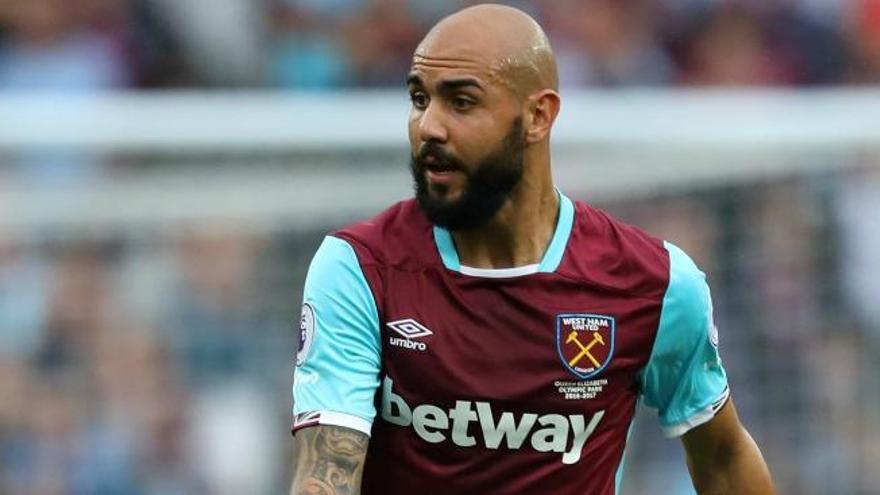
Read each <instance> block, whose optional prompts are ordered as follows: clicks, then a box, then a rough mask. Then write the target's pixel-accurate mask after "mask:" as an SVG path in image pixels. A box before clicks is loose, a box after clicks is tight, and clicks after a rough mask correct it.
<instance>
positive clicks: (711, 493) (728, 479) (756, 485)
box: [682, 399, 776, 495]
mask: <svg viewBox="0 0 880 495" xmlns="http://www.w3.org/2000/svg"><path fill="white" fill-rule="evenodd" d="M682 442H683V443H684V448H685V452H686V454H687V464H688V470H689V471H690V473H691V479H692V480H693V482H694V488H696V490H697V493H699V494H700V495H773V494H775V493H776V490H775V489H774V488H773V481H772V480H771V478H770V471H769V470H768V469H767V464H765V463H764V458H763V457H762V456H761V451H760V450H759V449H758V446H757V444H755V441H754V440H752V437H751V436H750V435H749V433H748V432H747V431H746V429H745V428H744V427H743V425H742V424H741V423H740V422H739V418H738V417H737V414H736V408H735V407H734V405H733V400H732V399H731V400H728V401H727V404H725V405H724V407H723V408H722V409H721V410H720V411H719V412H718V414H717V415H715V418H713V419H712V420H711V421H709V422H708V423H706V424H703V425H700V426H698V427H696V428H694V429H693V430H691V431H689V432H687V433H685V435H684V437H682Z"/></svg>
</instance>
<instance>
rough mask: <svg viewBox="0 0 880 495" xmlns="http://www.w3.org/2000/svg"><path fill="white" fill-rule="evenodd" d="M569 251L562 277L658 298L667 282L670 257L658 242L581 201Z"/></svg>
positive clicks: (663, 245) (577, 207)
mask: <svg viewBox="0 0 880 495" xmlns="http://www.w3.org/2000/svg"><path fill="white" fill-rule="evenodd" d="M568 251H569V255H568V256H566V259H565V261H564V263H563V266H562V267H561V268H562V269H563V270H564V272H566V273H565V274H567V275H569V276H574V277H581V278H584V279H586V280H588V281H589V282H592V283H595V284H599V285H602V286H605V287H607V288H609V289H613V290H617V291H621V292H625V293H631V294H637V295H639V296H641V297H649V298H652V299H661V298H662V297H663V294H664V292H665V290H666V286H667V284H668V282H669V268H670V255H669V251H668V250H667V249H666V246H665V243H664V242H663V241H662V240H661V239H658V238H657V237H654V236H652V235H650V234H648V233H646V232H644V231H643V230H641V229H639V228H638V227H635V226H633V225H629V224H627V223H625V222H623V221H621V220H619V219H617V218H615V217H613V216H612V215H610V214H608V213H606V212H604V211H602V210H600V209H598V208H594V207H592V206H589V205H587V204H584V203H581V202H576V203H575V221H574V225H573V226H572V233H571V240H570V246H569V250H568Z"/></svg>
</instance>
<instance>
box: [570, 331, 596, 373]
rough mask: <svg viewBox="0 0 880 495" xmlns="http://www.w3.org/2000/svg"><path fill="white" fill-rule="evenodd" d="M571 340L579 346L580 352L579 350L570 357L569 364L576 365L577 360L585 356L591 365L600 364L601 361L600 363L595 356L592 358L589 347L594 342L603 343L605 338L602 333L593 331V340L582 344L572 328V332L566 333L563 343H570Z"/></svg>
mask: <svg viewBox="0 0 880 495" xmlns="http://www.w3.org/2000/svg"><path fill="white" fill-rule="evenodd" d="M572 342H574V343H575V345H577V346H578V347H580V349H581V352H579V353H578V355H577V356H575V357H573V358H572V359H571V361H569V362H568V365H569V366H571V367H574V365H576V364H577V363H578V361H580V360H581V359H583V358H585V357H586V358H587V359H589V360H590V361H592V363H593V366H595V367H597V368H599V367H601V366H602V363H600V362H599V361H596V358H594V357H593V355H592V354H590V349H592V348H593V347H594V346H595V345H596V344H602V345H605V340H604V339H603V338H602V335H601V334H600V333H599V332H593V340H592V341H590V343H589V344H587V345H584V344H583V343H581V341H580V340H578V333H577V332H576V331H574V330H572V332H571V333H569V334H568V338H567V339H565V343H566V344H571V343H572Z"/></svg>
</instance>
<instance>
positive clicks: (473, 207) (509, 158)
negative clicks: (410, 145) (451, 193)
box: [410, 117, 525, 230]
mask: <svg viewBox="0 0 880 495" xmlns="http://www.w3.org/2000/svg"><path fill="white" fill-rule="evenodd" d="M524 154H525V139H524V137H523V132H522V119H521V118H519V117H517V119H516V120H514V122H513V124H512V125H511V127H510V131H509V132H508V133H507V135H506V136H505V137H504V139H503V140H502V142H501V146H500V147H499V149H498V150H496V151H494V152H492V153H491V154H490V155H489V156H487V157H486V158H484V159H483V160H482V161H481V162H480V163H479V165H478V166H477V167H468V166H466V165H465V164H464V163H462V162H461V161H460V160H459V159H458V158H456V157H454V156H451V155H449V154H447V153H446V151H445V150H444V149H443V148H442V147H441V146H440V145H439V144H436V143H434V142H428V143H425V145H424V146H423V147H422V149H421V151H420V152H419V154H418V156H416V155H413V156H411V157H410V171H411V172H412V175H413V182H414V185H415V192H416V200H417V201H418V203H419V206H420V207H421V209H422V211H423V212H424V213H425V216H427V217H428V219H429V220H430V221H431V222H432V223H433V224H435V225H438V226H440V227H443V228H444V229H447V230H471V229H474V228H478V227H481V226H483V225H486V224H487V223H488V222H489V220H491V219H492V218H493V217H495V215H496V214H497V213H498V210H500V209H501V207H502V206H503V205H504V203H505V202H506V201H507V199H508V198H509V197H510V194H511V192H513V189H514V188H515V187H516V186H517V184H519V182H520V180H521V179H522V175H523V160H524ZM428 155H432V156H434V157H435V159H436V160H438V161H440V162H441V163H442V164H444V165H447V166H451V167H453V168H455V169H457V170H459V171H460V172H462V173H464V174H465V175H466V176H467V182H466V184H465V188H464V191H463V192H462V193H461V196H460V197H459V198H458V199H457V200H455V201H450V200H447V199H443V198H438V197H435V196H432V195H431V191H430V188H429V186H428V179H427V178H426V176H425V173H426V171H427V166H426V165H425V164H424V158H425V157H426V156H428ZM435 188H437V189H439V190H441V191H442V190H443V188H445V186H443V185H440V186H437V185H435Z"/></svg>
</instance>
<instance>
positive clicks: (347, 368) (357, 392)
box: [293, 236, 381, 435]
mask: <svg viewBox="0 0 880 495" xmlns="http://www.w3.org/2000/svg"><path fill="white" fill-rule="evenodd" d="M380 365H381V346H380V343H379V316H378V310H377V308H376V302H375V300H374V298H373V294H372V292H371V291H370V288H369V286H368V285H367V281H366V278H365V277H364V274H363V271H362V269H361V266H360V263H359V262H358V258H357V255H356V254H355V252H354V249H352V247H351V246H350V245H349V244H348V243H347V242H346V241H344V240H342V239H339V238H336V237H332V236H328V237H326V238H325V239H324V242H323V243H322V244H321V246H320V247H319V248H318V251H317V253H315V257H314V259H313V260H312V263H311V265H310V266H309V271H308V275H307V276H306V282H305V290H304V294H303V307H302V315H301V318H300V345H299V351H298V352H297V358H296V369H295V371H294V378H293V414H294V422H293V432H296V430H298V429H300V428H304V427H308V426H315V425H319V424H321V425H335V426H345V427H348V428H353V429H355V430H358V431H361V432H363V433H366V434H367V435H369V434H370V430H371V427H372V422H373V418H374V417H375V415H376V410H375V405H374V402H373V400H374V397H375V393H376V390H377V388H378V386H379V372H380Z"/></svg>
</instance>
